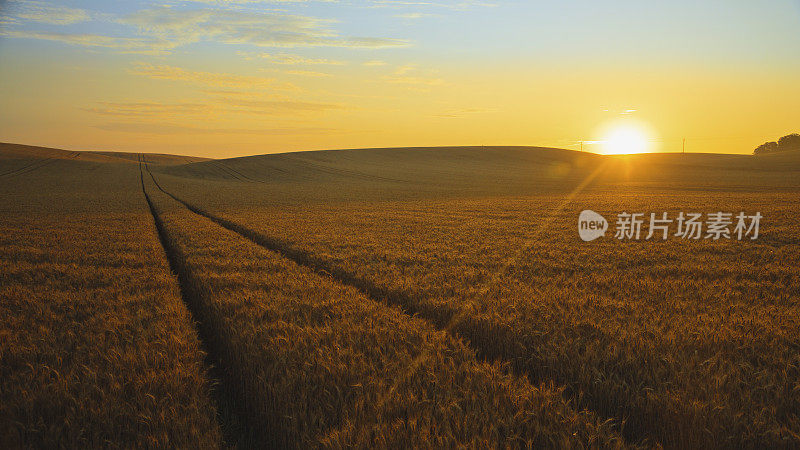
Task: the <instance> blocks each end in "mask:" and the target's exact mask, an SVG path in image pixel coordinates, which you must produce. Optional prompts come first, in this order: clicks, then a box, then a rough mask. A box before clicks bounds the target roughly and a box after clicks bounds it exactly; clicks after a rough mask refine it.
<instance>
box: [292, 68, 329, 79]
mask: <svg viewBox="0 0 800 450" xmlns="http://www.w3.org/2000/svg"><path fill="white" fill-rule="evenodd" d="M283 73H285V74H289V75H299V76H303V77H315V78H321V77H329V76H331V74H329V73H325V72H314V71H313V70H285V71H284V72H283Z"/></svg>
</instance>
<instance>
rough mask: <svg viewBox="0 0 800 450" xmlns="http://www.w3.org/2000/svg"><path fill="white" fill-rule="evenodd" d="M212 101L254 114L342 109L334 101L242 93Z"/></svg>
mask: <svg viewBox="0 0 800 450" xmlns="http://www.w3.org/2000/svg"><path fill="white" fill-rule="evenodd" d="M214 101H215V102H217V103H220V104H224V105H227V106H229V107H233V108H239V109H241V110H243V111H246V112H248V113H254V114H288V113H306V112H321V111H329V110H336V109H344V105H339V104H334V103H317V102H308V101H300V100H291V99H255V100H254V99H252V98H251V97H249V96H243V95H227V96H225V95H223V96H220V97H217V98H216V99H215V100H214Z"/></svg>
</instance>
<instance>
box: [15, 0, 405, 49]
mask: <svg viewBox="0 0 800 450" xmlns="http://www.w3.org/2000/svg"><path fill="white" fill-rule="evenodd" d="M217 3H224V2H217ZM13 4H14V5H17V6H18V8H15V13H14V14H13V15H4V17H3V19H2V25H3V26H4V30H3V31H0V33H2V35H3V36H6V37H14V38H28V39H43V40H51V41H60V42H64V43H67V44H72V45H83V46H91V47H105V48H109V49H118V50H120V51H123V52H136V53H151V54H161V55H163V54H166V53H169V52H171V51H172V50H174V49H176V48H178V47H182V46H184V45H188V44H192V43H196V42H202V41H210V42H220V43H225V44H247V45H253V46H258V47H276V48H288V47H342V48H367V49H381V48H392V47H407V46H410V45H411V43H410V41H408V40H405V39H395V38H384V37H374V36H345V35H341V34H340V33H339V32H337V31H336V30H335V29H333V25H334V24H335V23H336V21H335V20H331V19H323V18H317V17H310V16H304V15H297V14H287V13H285V12H280V11H245V10H241V9H237V8H232V9H231V8H228V9H225V8H202V9H193V8H186V7H185V5H184V6H180V7H178V6H175V7H173V6H158V7H154V8H149V9H143V10H140V11H137V12H134V13H131V14H128V15H125V16H122V17H112V16H109V15H102V14H96V13H91V12H89V11H86V10H81V9H74V8H66V7H62V6H56V5H52V4H49V3H43V2H29V3H19V2H14V3H13ZM94 19H102V20H103V21H106V22H108V21H111V22H116V23H117V24H122V25H125V26H127V27H132V28H133V30H131V29H130V28H129V29H128V31H127V32H128V33H130V32H131V31H132V32H133V35H132V36H126V37H116V36H107V35H99V34H75V33H67V32H58V33H56V32H51V31H50V30H46V31H43V30H37V29H36V28H30V27H28V26H24V27H22V26H21V25H22V24H28V25H29V24H30V23H48V24H55V25H69V24H74V23H78V22H83V21H87V20H94ZM274 56H275V57H276V61H279V63H280V61H284V62H283V63H286V64H311V63H314V60H307V61H303V60H302V58H295V59H294V61H293V60H292V58H289V57H288V55H287V57H285V58H284V57H283V56H282V55H274ZM327 63H331V64H334V62H327Z"/></svg>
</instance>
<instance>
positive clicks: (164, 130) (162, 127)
mask: <svg viewBox="0 0 800 450" xmlns="http://www.w3.org/2000/svg"><path fill="white" fill-rule="evenodd" d="M95 128H97V129H100V130H105V131H114V132H123V133H135V134H158V135H170V134H188V135H192V134H196V135H232V136H235V135H242V134H257V135H282V136H286V135H292V136H293V135H302V136H305V135H310V134H330V133H333V132H335V131H336V130H335V129H331V128H319V127H276V128H258V129H255V128H209V127H192V126H186V125H179V124H169V123H148V122H124V123H117V122H113V123H106V124H102V125H96V126H95Z"/></svg>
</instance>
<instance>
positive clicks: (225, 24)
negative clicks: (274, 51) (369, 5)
mask: <svg viewBox="0 0 800 450" xmlns="http://www.w3.org/2000/svg"><path fill="white" fill-rule="evenodd" d="M120 22H121V23H124V24H127V25H131V26H135V27H137V28H138V29H139V32H140V33H143V34H147V35H151V36H156V37H159V38H161V39H165V40H168V41H170V42H175V43H176V45H185V44H188V43H193V42H198V41H202V40H214V41H217V42H223V43H227V44H251V45H256V46H261V47H349V48H389V47H406V46H409V45H410V43H409V42H408V41H406V40H402V39H389V38H381V37H348V36H340V35H339V34H338V33H337V32H335V31H334V30H332V29H330V25H332V24H333V23H334V21H333V20H329V19H320V18H315V17H308V16H300V15H293V14H283V13H257V12H244V11H236V10H218V9H200V10H186V9H177V8H171V7H158V8H152V9H145V10H141V11H138V12H136V13H133V14H130V15H128V16H126V17H124V18H122V19H120Z"/></svg>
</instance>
